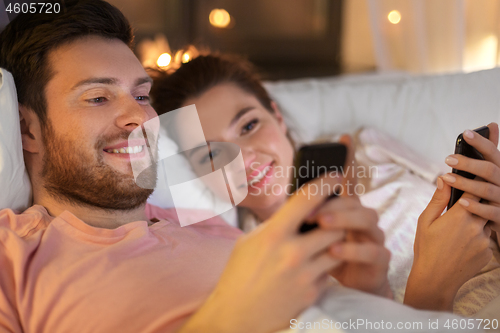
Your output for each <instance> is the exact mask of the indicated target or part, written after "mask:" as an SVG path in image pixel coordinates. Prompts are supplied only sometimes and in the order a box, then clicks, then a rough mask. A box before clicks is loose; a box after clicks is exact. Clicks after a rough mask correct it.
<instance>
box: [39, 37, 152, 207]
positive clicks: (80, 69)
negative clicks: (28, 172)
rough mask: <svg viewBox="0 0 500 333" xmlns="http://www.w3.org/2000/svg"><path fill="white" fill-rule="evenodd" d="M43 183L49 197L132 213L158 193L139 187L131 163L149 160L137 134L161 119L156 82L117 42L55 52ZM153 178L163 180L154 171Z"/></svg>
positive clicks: (93, 40) (89, 40) (85, 43)
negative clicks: (153, 92) (152, 96)
mask: <svg viewBox="0 0 500 333" xmlns="http://www.w3.org/2000/svg"><path fill="white" fill-rule="evenodd" d="M49 65H50V67H51V69H52V71H53V72H54V76H53V78H52V79H51V80H50V81H49V82H48V84H47V86H46V89H45V94H46V99H47V120H48V125H47V126H46V128H45V129H44V131H43V141H44V147H45V151H44V155H43V169H42V173H41V175H42V178H43V181H44V186H45V188H46V190H47V191H48V192H49V194H51V195H53V196H55V197H57V198H59V199H62V200H66V201H70V202H72V203H77V204H86V205H91V206H95V207H101V208H104V209H118V210H128V209H133V208H136V207H138V206H140V205H142V204H144V203H145V202H146V199H147V198H148V197H149V195H150V194H151V192H152V190H150V189H143V188H141V187H139V186H137V185H136V183H135V181H134V177H133V173H132V168H131V163H130V159H134V158H135V159H140V158H146V156H145V155H146V149H145V147H144V142H143V141H142V142H141V141H137V142H136V143H135V144H133V146H129V142H128V138H129V134H130V132H132V130H134V129H135V128H137V127H140V126H141V125H142V124H143V123H144V122H146V121H148V120H150V119H152V118H153V117H156V116H157V115H156V112H155V111H154V110H153V108H152V107H151V105H150V103H149V97H148V96H149V91H150V88H151V83H150V79H149V77H148V75H147V74H146V72H145V71H144V69H143V68H142V66H141V64H140V63H139V61H138V59H137V58H136V57H135V55H134V54H133V53H132V51H131V50H130V49H129V48H128V47H127V46H126V45H125V44H124V43H123V42H121V41H119V40H117V39H113V40H110V39H103V38H101V37H85V38H82V39H79V40H76V41H74V42H72V43H70V44H67V45H63V46H62V47H60V48H58V49H56V50H54V51H52V52H51V53H50V54H49ZM149 172H150V174H149V177H151V178H152V179H156V173H155V172H154V171H153V169H151V170H150V171H149Z"/></svg>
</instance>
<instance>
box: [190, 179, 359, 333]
mask: <svg viewBox="0 0 500 333" xmlns="http://www.w3.org/2000/svg"><path fill="white" fill-rule="evenodd" d="M340 181H341V180H340V179H339V178H329V177H321V178H318V179H316V180H314V181H312V182H310V183H308V184H306V185H305V186H304V188H303V189H304V190H301V191H298V192H297V193H295V194H294V195H293V196H292V197H291V198H290V199H289V200H288V201H287V202H286V203H285V204H284V206H283V207H282V208H281V209H280V210H279V211H278V212H276V213H275V214H274V215H273V216H272V217H271V218H270V219H269V220H267V221H266V222H265V223H262V224H261V225H260V226H259V227H258V228H257V229H256V230H254V231H252V232H251V233H249V234H247V235H244V236H242V237H241V238H240V239H239V240H238V241H237V243H236V245H235V247H234V250H233V252H232V254H231V257H230V259H229V261H228V263H227V265H226V268H225V270H224V272H223V273H222V276H221V278H220V280H219V283H218V284H217V286H216V288H215V290H214V292H213V293H212V294H211V295H210V297H209V298H208V300H207V301H206V302H205V304H204V305H203V306H202V307H201V308H200V310H199V311H198V312H197V313H196V314H195V315H193V317H192V318H191V319H190V320H189V322H188V323H187V324H186V325H185V326H184V327H183V329H182V330H181V332H183V333H184V332H199V331H205V332H208V331H210V332H221V333H222V332H241V333H243V332H251V333H254V332H255V333H258V332H273V331H277V330H280V329H283V328H285V327H288V326H289V325H290V320H291V319H292V318H296V317H297V316H298V315H299V314H300V313H301V312H302V311H303V310H304V309H306V308H307V307H308V306H310V305H311V304H313V303H314V302H315V301H316V300H317V299H318V297H319V296H321V295H322V293H323V292H324V291H325V289H326V288H327V286H328V283H327V282H328V272H330V271H331V270H332V269H333V268H334V267H336V266H338V265H339V260H338V259H335V258H333V257H332V256H331V255H330V253H329V249H330V247H331V245H332V244H333V243H335V242H337V241H339V240H340V239H342V238H343V237H344V232H343V231H333V230H323V229H320V228H316V229H314V230H312V231H310V232H308V233H306V234H299V233H298V230H299V227H300V225H301V224H302V222H303V221H304V220H305V219H306V218H307V216H310V215H311V214H312V212H313V211H315V210H316V209H317V208H318V207H319V206H320V205H321V204H322V203H323V202H324V201H325V199H326V198H327V197H328V195H329V194H331V193H329V192H327V191H317V187H318V186H319V185H320V184H321V182H323V184H329V185H330V187H331V188H333V187H335V186H338V185H340ZM342 218H347V219H350V218H352V217H351V216H346V217H342Z"/></svg>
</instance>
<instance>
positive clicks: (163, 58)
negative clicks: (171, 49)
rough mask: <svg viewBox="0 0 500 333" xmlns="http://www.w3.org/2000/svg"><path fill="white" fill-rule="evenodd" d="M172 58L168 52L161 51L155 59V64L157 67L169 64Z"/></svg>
mask: <svg viewBox="0 0 500 333" xmlns="http://www.w3.org/2000/svg"><path fill="white" fill-rule="evenodd" d="M171 60H172V57H171V56H170V54H168V53H163V54H161V55H160V56H159V57H158V60H157V61H156V64H157V65H158V67H167V66H168V65H170V61H171Z"/></svg>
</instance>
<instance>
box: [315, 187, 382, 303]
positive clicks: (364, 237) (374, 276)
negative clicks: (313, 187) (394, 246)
mask: <svg viewBox="0 0 500 333" xmlns="http://www.w3.org/2000/svg"><path fill="white" fill-rule="evenodd" d="M315 219H316V220H317V221H318V222H319V224H320V226H321V228H323V229H325V230H346V231H347V232H348V233H347V235H348V236H347V238H346V240H345V241H343V242H341V243H337V244H334V245H332V246H331V247H330V253H331V254H332V256H333V257H334V258H337V259H339V260H341V261H342V264H341V265H340V266H339V267H337V268H335V269H334V270H333V271H332V272H331V275H332V276H333V277H334V278H336V279H337V280H338V281H339V282H340V283H341V284H342V285H344V286H346V287H349V288H355V289H358V290H362V291H366V292H369V293H373V294H377V295H381V296H384V297H388V298H392V291H391V289H390V288H389V281H388V280H387V271H388V270H389V260H390V258H391V252H390V251H389V250H388V249H386V248H385V247H384V240H385V236H384V232H383V231H382V230H381V229H380V228H379V227H378V226H377V222H378V216H377V213H376V212H375V210H373V209H369V208H366V207H363V206H362V205H361V202H360V201H359V198H358V197H357V196H355V195H353V196H348V197H341V198H336V199H334V200H331V201H330V202H328V205H325V206H324V207H323V208H322V209H321V210H320V211H319V212H318V215H317V216H316V217H315Z"/></svg>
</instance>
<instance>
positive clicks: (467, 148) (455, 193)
mask: <svg viewBox="0 0 500 333" xmlns="http://www.w3.org/2000/svg"><path fill="white" fill-rule="evenodd" d="M474 132H477V133H478V134H480V135H482V136H484V137H485V138H486V139H489V137H490V129H489V128H488V126H483V127H479V128H476V129H475V130H474ZM455 154H460V155H464V156H467V157H470V158H475V159H477V160H484V157H483V155H482V154H481V153H480V152H479V151H478V150H477V149H476V148H474V147H472V146H471V145H470V144H468V143H467V142H465V140H464V137H463V135H462V134H460V135H459V136H458V138H457V141H456V142H455ZM452 173H455V174H457V175H459V176H462V177H465V178H468V179H473V178H474V177H475V176H476V175H474V174H472V173H470V172H465V171H461V170H457V169H453V170H452ZM462 194H464V191H461V190H458V189H456V188H454V187H452V188H451V196H450V201H449V202H448V209H450V208H451V207H452V206H453V205H454V204H455V203H456V202H457V201H458V199H460V197H461V196H462Z"/></svg>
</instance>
